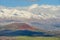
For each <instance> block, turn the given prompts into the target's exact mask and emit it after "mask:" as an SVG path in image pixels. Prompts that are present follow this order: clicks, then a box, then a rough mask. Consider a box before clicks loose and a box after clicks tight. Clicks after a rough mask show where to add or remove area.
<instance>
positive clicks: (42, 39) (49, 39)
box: [0, 36, 60, 40]
mask: <svg viewBox="0 0 60 40" xmlns="http://www.w3.org/2000/svg"><path fill="white" fill-rule="evenodd" d="M0 40H60V38H59V37H28V36H19V37H0Z"/></svg>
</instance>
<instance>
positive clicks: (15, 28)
mask: <svg viewBox="0 0 60 40" xmlns="http://www.w3.org/2000/svg"><path fill="white" fill-rule="evenodd" d="M0 36H55V34H52V32H48V31H45V30H41V29H39V28H35V27H33V26H30V25H28V24H26V23H11V24H7V25H4V26H3V27H0Z"/></svg>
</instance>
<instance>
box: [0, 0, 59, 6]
mask: <svg viewBox="0 0 60 40" xmlns="http://www.w3.org/2000/svg"><path fill="white" fill-rule="evenodd" d="M32 4H39V5H43V4H47V5H60V0H0V6H8V7H16V6H29V5H32Z"/></svg>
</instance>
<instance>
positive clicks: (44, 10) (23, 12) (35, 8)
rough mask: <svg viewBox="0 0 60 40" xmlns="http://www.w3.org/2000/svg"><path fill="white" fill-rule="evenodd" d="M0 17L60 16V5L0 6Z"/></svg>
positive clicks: (43, 17)
mask: <svg viewBox="0 0 60 40" xmlns="http://www.w3.org/2000/svg"><path fill="white" fill-rule="evenodd" d="M2 11H3V12H2ZM14 14H15V15H14ZM1 17H8V18H9V17H19V18H20V17H22V18H28V19H31V18H33V19H49V18H60V5H59V6H54V5H38V4H33V5H31V6H28V7H14V8H13V7H11V8H10V7H1V8H0V18H1Z"/></svg>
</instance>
